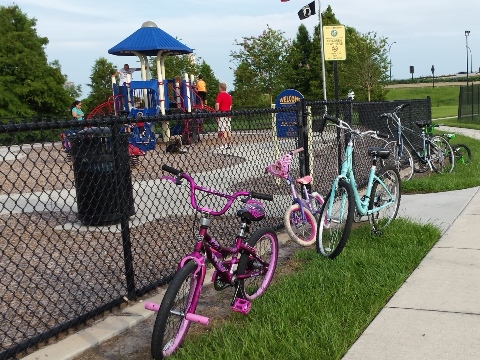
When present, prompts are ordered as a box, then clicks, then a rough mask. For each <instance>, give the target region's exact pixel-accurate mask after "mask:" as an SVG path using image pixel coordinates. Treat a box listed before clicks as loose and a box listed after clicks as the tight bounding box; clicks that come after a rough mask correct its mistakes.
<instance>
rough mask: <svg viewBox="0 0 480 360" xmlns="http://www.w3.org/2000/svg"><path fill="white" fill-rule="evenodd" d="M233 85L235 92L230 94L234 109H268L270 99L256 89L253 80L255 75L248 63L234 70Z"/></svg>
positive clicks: (260, 90)
mask: <svg viewBox="0 0 480 360" xmlns="http://www.w3.org/2000/svg"><path fill="white" fill-rule="evenodd" d="M234 75H235V77H234V80H233V84H234V86H235V91H233V93H232V97H233V104H234V106H235V107H268V106H270V98H269V96H268V94H265V93H264V92H263V91H262V89H259V88H258V87H257V84H256V81H255V79H256V78H257V74H256V73H255V72H254V71H253V69H252V68H251V67H250V65H249V64H248V63H240V64H239V65H238V67H237V68H236V69H235V74H234Z"/></svg>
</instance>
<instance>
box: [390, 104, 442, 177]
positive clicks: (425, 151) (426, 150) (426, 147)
mask: <svg viewBox="0 0 480 360" xmlns="http://www.w3.org/2000/svg"><path fill="white" fill-rule="evenodd" d="M407 105H408V104H407ZM401 106H402V105H401ZM400 109H401V108H400V107H397V108H396V109H395V110H394V111H393V112H391V113H386V114H384V115H385V116H387V118H388V119H391V120H392V121H393V122H395V124H396V127H397V136H396V137H397V139H396V141H397V144H398V146H397V154H396V155H397V156H398V158H399V159H400V158H401V157H402V155H403V146H404V144H403V141H405V142H406V143H407V145H408V147H409V148H410V149H411V151H410V152H411V153H413V154H415V156H416V157H417V158H418V160H419V161H420V162H421V163H422V164H428V167H429V168H430V170H433V167H432V164H431V162H430V145H431V143H430V141H429V140H428V137H427V135H426V131H425V127H423V128H422V131H421V134H420V135H418V134H417V133H415V132H414V131H412V130H410V129H408V128H405V127H404V126H402V124H401V121H400V117H399V116H398V115H397V111H398V110H400ZM403 130H409V131H410V132H412V133H414V134H415V135H416V136H420V138H421V139H422V148H421V149H422V153H419V152H418V151H417V150H416V148H415V146H413V144H412V142H411V141H410V140H409V139H408V138H407V137H406V136H405V134H404V133H403Z"/></svg>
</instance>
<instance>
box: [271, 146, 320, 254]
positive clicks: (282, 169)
mask: <svg viewBox="0 0 480 360" xmlns="http://www.w3.org/2000/svg"><path fill="white" fill-rule="evenodd" d="M302 151H303V148H299V149H296V150H293V151H291V152H290V153H288V154H285V155H283V156H282V157H281V158H280V159H278V160H276V161H275V162H274V163H272V164H270V165H268V166H267V168H266V169H265V172H268V173H270V174H272V175H273V176H275V177H278V178H281V179H285V181H286V182H287V185H288V187H289V188H290V193H291V195H292V205H291V206H290V207H289V208H288V209H287V211H286V212H285V216H284V225H285V229H286V230H287V233H288V235H289V236H290V238H291V239H292V240H293V241H295V242H296V243H297V244H299V245H302V246H309V245H312V244H313V243H314V242H315V238H316V234H317V228H318V227H319V226H321V227H323V224H324V221H319V220H320V211H321V210H322V206H323V197H322V196H321V195H320V194H319V193H317V192H310V191H309V190H308V188H307V185H308V184H310V183H311V182H312V177H311V176H310V175H307V176H304V177H301V178H298V179H296V180H295V182H296V183H297V184H299V185H300V188H301V195H302V196H303V198H301V197H299V196H298V194H297V191H296V190H295V182H294V180H293V179H292V178H291V176H290V163H291V162H292V157H293V155H295V154H297V153H300V152H302Z"/></svg>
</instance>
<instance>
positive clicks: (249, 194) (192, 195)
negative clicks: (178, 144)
mask: <svg viewBox="0 0 480 360" xmlns="http://www.w3.org/2000/svg"><path fill="white" fill-rule="evenodd" d="M162 170H164V171H166V172H169V173H170V174H172V175H175V176H176V178H173V177H170V176H162V179H167V180H170V181H172V182H173V183H175V185H181V183H182V182H181V179H185V180H187V181H188V182H189V184H190V189H191V191H190V203H191V204H192V207H193V208H194V209H195V210H197V211H201V212H206V213H209V214H211V215H213V216H219V215H223V214H224V213H225V212H226V211H227V210H228V209H229V208H230V206H231V205H232V203H233V201H234V200H235V199H236V198H238V197H240V196H246V197H247V198H255V199H260V200H267V201H273V195H270V194H263V193H259V192H255V191H237V192H235V193H234V194H225V193H221V192H219V191H216V190H213V189H209V188H206V187H203V186H199V185H197V184H196V183H195V181H194V180H193V178H192V177H191V176H190V175H188V174H187V173H185V172H183V171H182V170H178V169H175V168H173V167H171V166H168V165H165V164H164V165H162ZM195 190H198V191H203V192H206V193H208V194H212V195H216V196H220V197H223V198H226V199H227V203H226V204H225V206H224V207H223V208H222V210H220V211H215V210H212V209H209V208H206V207H201V206H198V205H197V202H196V199H195Z"/></svg>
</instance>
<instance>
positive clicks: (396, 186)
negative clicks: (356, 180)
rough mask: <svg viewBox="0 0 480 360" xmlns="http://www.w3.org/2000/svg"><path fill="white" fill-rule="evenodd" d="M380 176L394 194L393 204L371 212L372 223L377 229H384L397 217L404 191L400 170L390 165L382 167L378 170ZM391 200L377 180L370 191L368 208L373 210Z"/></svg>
mask: <svg viewBox="0 0 480 360" xmlns="http://www.w3.org/2000/svg"><path fill="white" fill-rule="evenodd" d="M377 176H378V178H380V180H381V181H382V182H383V183H384V184H385V186H386V187H387V189H388V191H389V192H390V193H391V194H392V195H393V197H394V201H393V203H392V204H391V205H389V206H387V207H385V208H383V209H382V210H379V211H377V212H375V213H372V214H370V216H369V219H370V223H371V224H372V226H373V227H374V230H376V231H382V230H383V229H384V228H385V227H386V226H387V225H388V224H390V222H391V221H392V220H393V219H395V218H396V217H397V214H398V208H399V207H400V199H401V193H402V185H401V178H400V174H399V173H398V170H397V169H396V168H395V167H393V166H391V165H389V166H385V167H383V168H381V169H380V170H379V171H378V172H377ZM388 201H390V196H389V195H388V194H387V193H386V191H385V189H384V188H383V186H382V185H381V184H380V183H379V182H378V181H377V180H375V181H374V182H373V185H372V190H371V192H370V202H369V204H368V209H369V210H372V209H374V208H376V207H379V206H382V205H383V204H385V203H386V202H388Z"/></svg>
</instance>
